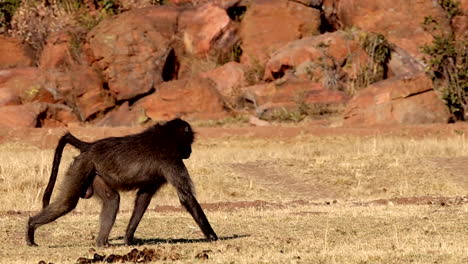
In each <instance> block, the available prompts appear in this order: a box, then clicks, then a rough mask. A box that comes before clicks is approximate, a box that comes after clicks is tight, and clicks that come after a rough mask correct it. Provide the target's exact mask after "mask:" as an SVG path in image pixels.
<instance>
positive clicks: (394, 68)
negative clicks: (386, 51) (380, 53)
mask: <svg viewBox="0 0 468 264" xmlns="http://www.w3.org/2000/svg"><path fill="white" fill-rule="evenodd" d="M388 69H389V75H390V76H392V77H393V76H399V75H408V74H409V75H412V74H417V73H420V72H422V71H424V65H423V64H422V63H421V62H420V61H418V60H416V59H415V58H414V57H413V56H411V55H410V54H409V53H408V52H407V51H405V50H404V49H402V48H400V47H398V46H394V47H393V50H392V53H391V55H390V61H389V62H388Z"/></svg>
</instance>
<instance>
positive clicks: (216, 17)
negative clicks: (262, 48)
mask: <svg viewBox="0 0 468 264" xmlns="http://www.w3.org/2000/svg"><path fill="white" fill-rule="evenodd" d="M237 30H238V27H237V25H236V24H235V23H234V22H233V21H231V19H230V18H229V16H228V14H227V13H226V10H224V9H223V8H221V7H219V6H217V5H215V4H213V3H207V4H204V5H201V6H199V7H197V8H193V9H187V10H185V11H183V12H182V13H181V15H180V18H179V20H178V31H179V32H181V34H182V36H181V37H182V40H183V42H184V47H185V50H186V51H187V52H188V53H190V54H195V55H206V54H207V53H208V52H210V51H212V52H221V53H226V52H229V51H230V50H231V48H232V47H233V46H234V44H236V43H237V42H238V41H239V37H238V36H237Z"/></svg>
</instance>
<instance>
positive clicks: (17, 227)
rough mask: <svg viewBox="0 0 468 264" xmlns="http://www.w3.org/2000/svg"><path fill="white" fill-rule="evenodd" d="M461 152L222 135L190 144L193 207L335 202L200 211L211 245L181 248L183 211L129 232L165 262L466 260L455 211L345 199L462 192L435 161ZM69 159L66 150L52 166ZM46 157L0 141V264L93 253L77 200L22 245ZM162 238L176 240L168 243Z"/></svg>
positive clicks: (449, 141)
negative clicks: (31, 243)
mask: <svg viewBox="0 0 468 264" xmlns="http://www.w3.org/2000/svg"><path fill="white" fill-rule="evenodd" d="M467 152H468V149H467V147H466V143H465V139H464V137H462V136H457V137H452V138H446V139H437V138H423V139H411V138H401V137H398V138H397V137H389V136H388V137H381V136H375V137H347V136H337V137H311V136H305V135H303V136H299V137H295V138H291V139H289V140H266V139H253V138H245V137H232V138H224V139H216V140H203V141H199V142H197V143H196V144H195V146H194V154H193V156H192V157H191V158H190V159H189V160H188V161H187V162H186V164H187V167H188V168H189V171H190V172H191V174H192V177H193V180H194V182H195V183H196V186H197V190H198V198H199V201H200V202H202V203H204V202H205V203H206V202H210V203H211V202H226V201H252V200H266V201H272V202H278V203H283V204H286V202H288V201H293V200H298V199H301V200H304V201H314V202H317V201H319V202H320V201H331V200H335V199H337V200H338V202H337V203H336V204H333V205H329V206H325V205H314V204H312V203H309V204H303V205H297V204H296V205H290V206H286V207H283V208H273V207H271V208H270V207H266V208H241V209H238V210H234V211H219V210H218V211H208V212H207V214H208V218H209V219H210V221H211V222H212V224H213V226H214V229H215V230H216V231H217V233H218V234H219V235H220V237H222V238H224V239H223V240H221V241H219V242H216V243H205V242H202V241H197V240H195V242H193V241H192V242H193V243H188V242H190V241H188V239H199V238H202V237H203V236H202V234H201V232H200V231H199V229H198V227H196V225H195V223H194V222H193V220H192V219H191V218H190V216H189V215H188V214H187V213H185V212H166V213H156V212H154V211H151V212H149V213H148V214H147V215H146V216H145V217H144V219H143V221H142V222H141V224H140V226H139V228H138V230H137V234H136V236H137V237H138V238H141V239H143V240H142V241H143V242H144V244H145V245H144V246H141V248H143V247H148V248H158V249H161V250H163V251H164V252H166V251H167V252H177V253H178V254H180V259H179V260H177V261H174V262H176V263H187V262H190V263H196V262H213V263H215V262H216V263H410V262H411V263H434V262H437V263H464V262H467V261H468V258H467V257H466V256H468V249H467V248H466V244H467V242H468V217H467V215H468V205H467V204H466V203H465V204H462V205H451V206H445V207H442V206H439V205H424V206H421V205H420V206H416V205H406V206H402V205H397V206H391V205H389V206H357V205H356V202H359V201H369V200H373V199H378V198H392V197H397V196H400V197H407V196H421V195H434V196H457V195H466V194H467V190H468V178H467V177H466V176H465V175H464V174H463V173H459V171H463V172H464V171H466V169H463V168H461V170H460V168H458V170H457V169H456V168H453V169H451V168H449V167H446V166H442V165H443V164H440V163H438V161H439V160H443V159H449V160H452V159H463V158H464V157H466V156H468V153H467ZM76 153H77V152H76V151H73V150H71V149H66V151H65V155H64V158H63V170H64V169H65V168H66V166H67V163H69V162H70V161H71V159H72V157H73V155H75V154H76ZM52 156H53V151H52V150H40V149H37V148H35V147H32V146H28V145H19V144H13V143H9V144H3V145H0V181H1V185H0V241H2V242H0V252H1V253H0V262H1V263H25V262H28V263H37V262H38V261H40V260H45V261H46V262H48V261H50V262H53V263H70V262H71V263H73V262H75V261H76V259H77V258H78V257H82V256H88V253H87V252H88V249H89V248H90V247H93V243H94V233H95V231H96V230H97V225H98V214H97V213H98V212H99V203H98V201H97V200H94V199H90V200H82V201H81V202H80V204H79V205H78V208H77V209H76V210H75V211H76V212H79V213H77V214H70V215H67V216H65V217H63V218H61V219H59V220H58V221H56V222H55V223H54V224H50V225H46V226H44V227H42V228H40V229H39V230H38V231H37V238H36V241H37V242H38V243H39V244H40V247H39V248H28V247H26V246H25V245H24V233H23V232H24V227H25V222H26V217H27V215H28V212H25V211H32V212H31V213H34V212H35V211H37V210H38V209H39V208H40V204H41V203H40V200H41V195H42V191H43V188H44V186H45V185H46V183H47V179H48V177H49V173H50V168H51V159H52ZM463 164H465V163H463ZM463 164H462V165H463ZM466 166H467V167H468V165H466ZM63 170H61V173H63ZM60 176H61V174H59V179H60V178H61V177H60ZM59 185H60V183H59ZM121 200H122V206H121V210H122V213H121V214H119V216H118V220H117V223H116V226H115V228H114V229H113V232H112V233H111V238H113V239H114V240H113V241H111V243H113V244H115V245H121V244H122V239H121V237H120V236H122V235H123V234H124V230H125V227H126V224H127V221H128V219H129V217H130V213H129V211H128V210H131V208H132V203H133V194H125V195H123V197H122V199H121ZM322 204H323V203H322ZM157 205H178V201H177V198H176V195H175V193H174V191H173V190H172V188H169V187H167V188H165V189H164V190H162V191H161V192H160V193H159V194H158V195H157V196H156V197H155V199H153V202H152V204H151V205H150V208H151V209H154V208H155V207H156V206H157ZM8 211H10V212H9V213H7V212H8ZM11 211H20V212H22V213H19V214H16V213H14V212H11ZM2 212H3V213H2ZM171 239H180V240H177V241H176V242H177V243H170V241H168V240H171ZM130 249H131V248H128V247H123V246H120V247H115V248H109V249H98V252H99V253H103V254H110V253H111V252H112V253H119V254H122V253H127V252H128V251H129V250H130ZM203 250H211V251H209V252H208V253H207V254H208V256H209V259H208V260H204V261H202V260H198V259H195V256H196V255H197V254H198V253H200V252H202V251H203ZM169 262H173V261H169Z"/></svg>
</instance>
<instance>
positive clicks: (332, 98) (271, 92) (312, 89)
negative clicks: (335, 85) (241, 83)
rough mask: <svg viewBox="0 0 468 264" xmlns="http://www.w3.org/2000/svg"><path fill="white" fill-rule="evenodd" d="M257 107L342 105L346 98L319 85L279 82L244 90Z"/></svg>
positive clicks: (309, 82) (293, 81)
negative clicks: (316, 104) (280, 104)
mask: <svg viewBox="0 0 468 264" xmlns="http://www.w3.org/2000/svg"><path fill="white" fill-rule="evenodd" d="M244 93H249V94H251V95H252V96H250V97H253V98H254V100H255V104H256V105H257V106H260V105H263V104H267V103H271V104H279V103H284V104H299V103H301V102H303V103H308V104H313V103H330V104H342V103H345V102H346V101H347V100H348V96H347V95H346V94H345V93H344V92H341V91H335V90H330V89H325V88H324V87H323V86H322V85H321V84H320V83H316V82H312V81H302V80H286V81H283V80H280V81H276V82H271V83H267V84H259V85H254V86H249V87H245V88H244Z"/></svg>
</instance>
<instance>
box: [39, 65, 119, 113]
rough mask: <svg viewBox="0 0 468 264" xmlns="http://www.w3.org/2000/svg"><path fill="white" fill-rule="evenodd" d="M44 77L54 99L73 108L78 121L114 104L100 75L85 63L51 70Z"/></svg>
mask: <svg viewBox="0 0 468 264" xmlns="http://www.w3.org/2000/svg"><path fill="white" fill-rule="evenodd" d="M46 78H47V84H48V90H49V91H51V92H52V93H53V94H54V96H55V101H56V102H59V103H65V104H66V105H68V106H69V107H71V108H72V109H74V111H75V114H76V115H77V116H78V117H79V120H80V121H86V120H89V119H90V117H92V116H93V115H96V114H97V113H99V112H103V111H104V110H106V109H108V108H111V107H112V106H113V105H114V101H115V100H114V98H112V97H111V96H110V94H109V92H108V91H107V90H106V89H104V87H103V81H102V79H101V77H100V75H99V74H98V73H96V72H95V71H94V70H93V69H92V68H90V67H87V66H85V65H76V66H74V67H72V68H71V69H70V70H69V71H67V72H62V71H60V70H56V71H52V70H51V71H48V72H47V77H46Z"/></svg>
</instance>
